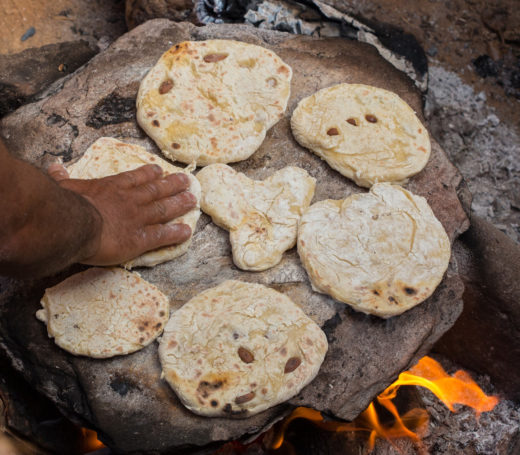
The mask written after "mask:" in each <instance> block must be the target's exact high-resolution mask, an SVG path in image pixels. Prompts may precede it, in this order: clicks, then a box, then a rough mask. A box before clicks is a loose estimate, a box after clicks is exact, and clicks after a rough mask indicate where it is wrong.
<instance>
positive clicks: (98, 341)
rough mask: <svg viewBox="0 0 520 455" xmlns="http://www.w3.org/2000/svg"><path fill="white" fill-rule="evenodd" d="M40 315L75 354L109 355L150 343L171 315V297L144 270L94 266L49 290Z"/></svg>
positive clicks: (61, 344)
mask: <svg viewBox="0 0 520 455" xmlns="http://www.w3.org/2000/svg"><path fill="white" fill-rule="evenodd" d="M41 304H42V307H43V309H41V310H38V311H37V312H36V317H37V318H38V319H39V320H40V321H43V322H44V323H46V324H47V333H48V334H49V337H51V338H54V341H55V342H56V344H57V345H58V346H59V347H60V348H62V349H65V350H66V351H68V352H70V353H71V354H75V355H84V356H89V357H95V358H98V359H104V358H107V357H113V356H115V355H121V354H130V353H131V352H135V351H138V350H139V349H142V348H144V347H145V346H147V345H149V344H150V343H151V342H152V341H153V340H155V338H157V337H158V336H159V335H160V333H161V332H162V330H163V327H164V325H165V324H166V321H167V320H168V316H169V302H168V298H167V297H166V296H165V295H164V294H163V293H162V292H161V291H159V289H157V288H156V287H155V286H154V285H153V284H151V283H148V282H147V281H145V280H143V279H142V278H141V277H140V276H139V274H137V273H132V272H129V271H128V270H124V269H121V268H117V267H112V268H97V267H94V268H90V269H87V270H85V271H84V272H81V273H77V274H76V275H72V276H70V277H69V278H67V279H66V280H65V281H62V282H61V283H59V284H57V285H56V286H54V287H52V288H49V289H46V290H45V294H44V296H43V298H42V300H41Z"/></svg>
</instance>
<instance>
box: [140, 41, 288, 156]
mask: <svg viewBox="0 0 520 455" xmlns="http://www.w3.org/2000/svg"><path fill="white" fill-rule="evenodd" d="M291 78H292V70H291V68H290V67H289V66H288V65H286V64H285V63H284V62H283V61H282V60H281V59H280V58H279V57H278V56H277V55H276V54H275V53H274V52H272V51H270V50H269V49H265V48H263V47H260V46H255V45H253V44H247V43H242V42H239V41H231V40H209V41H185V42H182V43H180V44H177V45H176V46H174V47H172V48H171V49H170V50H169V51H167V52H166V53H164V54H163V55H162V57H161V58H160V59H159V61H158V62H157V64H156V65H155V66H154V67H153V68H152V69H151V70H150V72H149V73H148V74H147V75H146V77H145V78H144V79H143V81H142V83H141V86H140V87H139V93H138V95H137V121H138V122H139V125H141V127H142V128H143V129H144V130H145V131H146V133H147V134H148V135H149V136H150V137H151V138H152V139H153V140H154V141H155V142H156V143H157V145H158V146H159V148H160V149H161V150H162V152H163V153H164V154H165V155H166V156H167V157H168V158H171V159H173V160H177V161H181V162H183V163H192V162H196V163H197V165H199V166H205V165H207V164H211V163H230V162H235V161H241V160H245V159H246V158H248V157H249V156H251V155H252V154H253V152H254V151H255V150H256V149H258V147H260V144H262V141H263V140H264V138H265V134H266V132H267V130H268V129H269V128H271V127H272V126H273V125H274V124H275V123H276V122H278V120H279V119H280V118H281V117H282V116H283V114H284V112H285V109H286V107H287V101H288V99H289V92H290V81H291Z"/></svg>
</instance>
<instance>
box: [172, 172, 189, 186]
mask: <svg viewBox="0 0 520 455" xmlns="http://www.w3.org/2000/svg"><path fill="white" fill-rule="evenodd" d="M175 175H176V176H177V178H178V179H179V180H180V182H181V183H183V184H185V185H187V184H189V183H190V179H189V178H188V176H187V175H186V174H183V173H182V172H179V173H178V174H175Z"/></svg>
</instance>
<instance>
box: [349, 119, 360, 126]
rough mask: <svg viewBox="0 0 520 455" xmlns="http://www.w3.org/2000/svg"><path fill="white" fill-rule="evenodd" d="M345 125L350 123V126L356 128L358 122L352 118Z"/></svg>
mask: <svg viewBox="0 0 520 455" xmlns="http://www.w3.org/2000/svg"><path fill="white" fill-rule="evenodd" d="M347 123H350V124H351V125H354V126H358V121H357V120H356V119H355V118H354V117H350V118H348V119H347Z"/></svg>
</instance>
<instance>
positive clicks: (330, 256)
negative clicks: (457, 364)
mask: <svg viewBox="0 0 520 455" xmlns="http://www.w3.org/2000/svg"><path fill="white" fill-rule="evenodd" d="M298 253H299V255H300V258H301V260H302V262H303V265H304V267H305V269H306V270H307V273H308V274H309V278H310V280H311V283H312V285H313V289H314V290H316V291H318V292H322V293H324V294H329V295H331V296H332V297H334V298H335V299H336V300H339V301H340V302H344V303H348V304H349V305H350V306H352V307H353V308H354V309H355V310H358V311H362V312H363V313H370V314H375V315H377V316H380V317H382V318H389V317H391V316H395V315H397V314H401V313H403V312H404V311H406V310H408V309H410V308H412V307H414V306H415V305H417V304H419V303H421V302H422V301H423V300H425V299H426V298H427V297H429V296H430V295H431V294H432V293H433V291H434V290H435V288H436V287H437V285H438V284H439V283H440V282H441V280H442V277H443V275H444V272H445V271H446V269H447V267H448V263H449V260H450V241H449V239H448V236H447V235H446V232H445V231H444V228H443V227H442V225H441V223H440V222H439V221H438V220H437V218H435V215H434V214H433V212H432V210H431V208H430V206H429V205H428V203H427V202H426V199H424V198H423V197H420V196H415V195H413V194H412V193H410V192H409V191H406V190H405V189H404V188H401V187H400V186H398V185H391V184H389V183H379V184H376V185H374V186H373V187H372V188H371V189H370V192H369V193H366V194H355V195H353V196H350V197H348V198H347V199H344V200H339V201H334V200H325V201H321V202H317V203H316V204H313V205H311V206H310V207H309V209H308V210H307V211H306V212H305V213H304V214H303V216H302V217H301V219H300V224H299V228H298Z"/></svg>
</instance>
